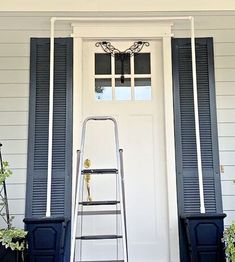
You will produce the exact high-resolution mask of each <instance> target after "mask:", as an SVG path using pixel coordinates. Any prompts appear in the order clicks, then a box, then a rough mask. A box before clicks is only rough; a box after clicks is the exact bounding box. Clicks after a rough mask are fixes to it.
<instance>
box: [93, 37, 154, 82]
mask: <svg viewBox="0 0 235 262" xmlns="http://www.w3.org/2000/svg"><path fill="white" fill-rule="evenodd" d="M149 45H150V44H149V42H145V41H137V42H134V43H133V45H132V46H130V47H129V48H127V49H126V50H124V51H120V50H119V49H117V48H116V47H114V46H113V45H112V44H111V43H110V42H107V41H102V42H97V43H96V44H95V46H96V47H99V46H100V47H101V48H102V49H103V51H104V52H105V53H109V54H111V56H115V57H116V59H117V60H119V61H120V62H121V83H122V84H123V83H124V81H125V77H124V74H125V72H124V62H125V60H127V59H129V57H131V56H133V55H134V54H135V53H139V52H140V51H141V50H142V49H143V47H144V46H149Z"/></svg>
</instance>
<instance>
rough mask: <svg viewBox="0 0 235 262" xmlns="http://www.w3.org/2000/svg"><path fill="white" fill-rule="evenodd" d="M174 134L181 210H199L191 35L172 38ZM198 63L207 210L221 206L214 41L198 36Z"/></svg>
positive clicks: (216, 209) (187, 211) (217, 210)
mask: <svg viewBox="0 0 235 262" xmlns="http://www.w3.org/2000/svg"><path fill="white" fill-rule="evenodd" d="M172 44H173V46H172V47H173V49H172V50H173V78H174V107H175V127H176V128H175V137H176V150H177V152H176V163H177V187H178V203H179V214H183V213H186V214H187V213H200V198H199V184H198V172H197V150H196V135H195V123H194V121H195V120H194V105H193V82H192V58H191V42H190V39H173V41H172ZM196 64H197V83H198V104H199V123H200V139H201V154H202V167H203V183H204V197H205V207H206V212H209V213H215V212H219V211H221V209H222V204H221V190H220V176H219V171H218V170H219V160H218V159H219V158H218V139H217V126H216V115H215V112H216V110H215V94H214V92H215V90H214V88H215V87H214V74H213V70H214V68H213V65H214V64H213V42H212V39H211V38H200V39H196Z"/></svg>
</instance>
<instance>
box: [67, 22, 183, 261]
mask: <svg viewBox="0 0 235 262" xmlns="http://www.w3.org/2000/svg"><path fill="white" fill-rule="evenodd" d="M172 25H173V24H172V22H162V21H161V22H160V21H154V20H153V21H151V20H148V21H141V20H140V21H138V19H134V20H133V21H132V20H131V17H130V18H128V19H126V20H115V19H112V18H110V21H109V20H108V19H107V21H100V20H97V21H96V20H95V18H94V19H93V20H92V19H91V20H89V21H79V23H73V24H72V27H73V34H72V36H73V38H74V94H73V119H74V120H73V141H74V142H73V143H74V147H73V159H74V160H73V167H74V168H73V178H74V177H75V169H76V168H75V167H76V151H77V149H79V147H80V144H79V143H80V142H79V141H80V127H81V122H82V97H83V95H82V85H83V84H84V83H83V79H82V78H83V61H82V57H83V42H84V41H87V40H91V39H93V40H95V39H99V40H100V39H103V40H112V39H119V40H120V39H122V38H123V39H125V40H126V39H130V40H140V39H141V40H154V39H161V40H162V45H163V78H164V80H163V82H164V110H165V112H164V117H165V139H166V141H165V144H166V150H165V152H166V173H167V178H166V179H167V191H168V214H169V216H168V223H169V240H170V243H169V246H170V250H169V253H170V262H179V261H180V258H179V233H178V212H177V188H176V168H175V137H174V115H173V113H174V111H173V110H174V109H173V92H172V61H171V36H172V32H171V27H172ZM73 184H74V183H73ZM72 195H73V198H74V195H75V188H73V194H72ZM73 200H74V199H73Z"/></svg>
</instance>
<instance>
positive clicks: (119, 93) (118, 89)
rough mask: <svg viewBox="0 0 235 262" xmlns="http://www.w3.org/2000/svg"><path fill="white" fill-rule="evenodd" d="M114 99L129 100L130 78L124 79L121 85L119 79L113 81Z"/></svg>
mask: <svg viewBox="0 0 235 262" xmlns="http://www.w3.org/2000/svg"><path fill="white" fill-rule="evenodd" d="M115 97H116V100H131V80H130V78H125V81H124V83H121V80H120V78H116V79H115Z"/></svg>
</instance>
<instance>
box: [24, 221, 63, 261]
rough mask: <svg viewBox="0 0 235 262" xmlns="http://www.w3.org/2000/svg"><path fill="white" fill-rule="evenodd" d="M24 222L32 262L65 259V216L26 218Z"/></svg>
mask: <svg viewBox="0 0 235 262" xmlns="http://www.w3.org/2000/svg"><path fill="white" fill-rule="evenodd" d="M24 222H25V224H26V230H27V231H28V245H29V250H28V257H29V261H30V262H62V261H64V259H63V257H64V245H65V233H66V227H67V223H68V220H67V219H65V218H64V217H50V218H48V217H46V218H40V219H38V218H25V219H24Z"/></svg>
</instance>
